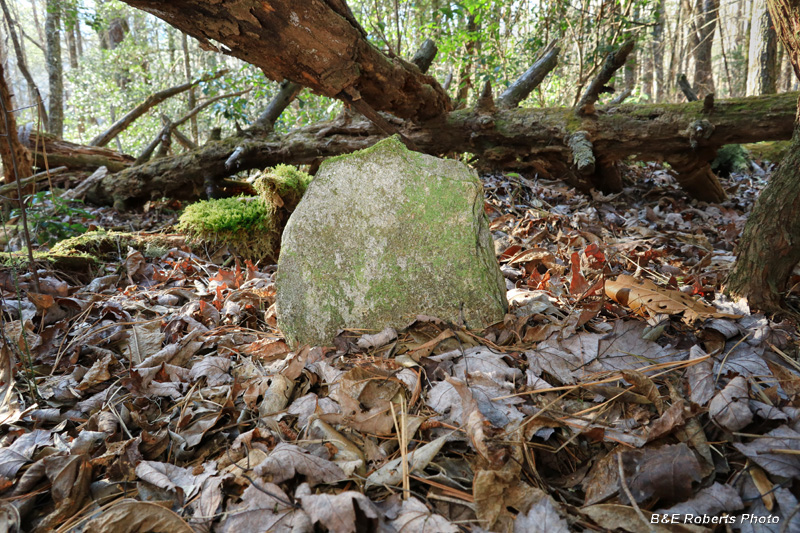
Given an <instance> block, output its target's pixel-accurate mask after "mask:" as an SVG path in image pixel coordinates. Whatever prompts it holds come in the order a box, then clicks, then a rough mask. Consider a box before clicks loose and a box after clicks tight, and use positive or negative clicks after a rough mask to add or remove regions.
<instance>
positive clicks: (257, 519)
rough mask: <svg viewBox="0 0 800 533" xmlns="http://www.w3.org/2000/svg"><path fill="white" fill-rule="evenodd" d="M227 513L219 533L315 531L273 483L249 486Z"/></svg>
mask: <svg viewBox="0 0 800 533" xmlns="http://www.w3.org/2000/svg"><path fill="white" fill-rule="evenodd" d="M227 511H228V512H227V514H226V516H225V518H224V519H223V520H222V523H221V524H220V525H219V531H220V533H263V532H264V531H269V532H270V533H295V532H299V531H312V525H311V519H310V518H309V516H308V515H307V514H306V513H305V512H303V511H302V510H300V509H297V508H296V507H295V506H294V505H292V502H291V500H290V499H289V496H287V495H286V493H285V492H283V489H281V488H280V487H279V486H277V485H274V484H272V483H259V485H258V486H256V485H250V486H249V487H247V488H246V489H245V491H244V493H242V499H241V501H240V502H238V503H230V504H228V507H227ZM165 531H170V530H168V529H167V530H165Z"/></svg>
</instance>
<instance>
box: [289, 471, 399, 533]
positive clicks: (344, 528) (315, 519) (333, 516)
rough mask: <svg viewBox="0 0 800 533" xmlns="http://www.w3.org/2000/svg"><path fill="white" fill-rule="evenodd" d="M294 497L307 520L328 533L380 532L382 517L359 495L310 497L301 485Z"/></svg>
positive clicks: (344, 494)
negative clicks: (305, 514)
mask: <svg viewBox="0 0 800 533" xmlns="http://www.w3.org/2000/svg"><path fill="white" fill-rule="evenodd" d="M295 495H296V497H297V498H298V499H299V500H300V501H301V502H302V503H303V510H304V511H305V512H306V513H308V515H309V516H310V517H311V522H312V523H313V524H317V523H319V524H321V525H323V526H324V527H325V528H327V530H328V531H330V532H331V533H355V532H356V531H380V530H382V529H383V525H384V523H383V518H382V517H383V513H381V512H380V511H378V509H377V508H376V507H375V504H373V503H372V502H371V501H370V500H369V498H367V497H366V496H364V495H363V494H361V493H360V492H355V491H345V492H340V493H339V494H312V493H311V489H310V488H309V486H308V485H307V484H305V483H303V484H302V485H300V486H299V487H298V488H297V491H296V492H295Z"/></svg>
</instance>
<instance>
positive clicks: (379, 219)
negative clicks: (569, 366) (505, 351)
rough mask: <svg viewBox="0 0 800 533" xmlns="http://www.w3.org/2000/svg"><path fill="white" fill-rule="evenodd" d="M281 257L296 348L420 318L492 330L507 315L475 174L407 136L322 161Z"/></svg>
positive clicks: (285, 318) (281, 315)
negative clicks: (409, 143) (345, 330)
mask: <svg viewBox="0 0 800 533" xmlns="http://www.w3.org/2000/svg"><path fill="white" fill-rule="evenodd" d="M283 246H284V249H283V250H282V252H281V258H280V262H279V265H278V277H277V289H278V294H277V303H278V319H279V326H280V327H281V329H282V331H283V332H284V334H285V335H286V336H287V338H288V339H289V340H290V341H291V342H293V343H297V342H308V343H327V342H330V340H331V338H332V337H333V335H335V333H336V330H337V329H339V328H341V327H349V328H365V329H382V328H383V327H385V326H387V325H391V326H394V327H402V326H404V325H405V324H407V323H408V322H409V321H410V320H413V318H414V317H415V316H416V315H417V314H433V315H437V316H439V317H440V318H443V319H445V320H452V321H455V322H458V321H459V320H461V319H463V320H465V321H466V323H467V325H469V326H471V327H483V326H485V325H487V324H489V323H491V322H493V321H494V320H499V319H502V317H503V314H504V312H505V308H506V301H505V283H504V281H503V278H502V275H501V274H500V270H499V267H498V266H497V262H496V259H495V257H494V253H493V246H492V244H491V237H490V234H489V231H488V222H487V221H486V217H485V214H484V213H483V192H482V186H481V183H480V180H479V179H478V177H477V175H476V174H475V172H474V171H471V170H470V169H468V168H467V167H466V166H465V165H463V164H462V163H459V162H457V161H453V160H443V159H437V158H434V157H431V156H428V155H424V154H419V153H416V152H412V151H409V150H408V149H407V148H406V147H405V146H404V145H403V143H402V142H401V141H400V140H399V139H398V138H397V137H393V138H389V139H385V140H383V141H381V142H380V143H377V144H375V145H374V146H372V147H371V148H367V149H365V150H360V151H358V152H354V153H353V154H350V155H348V156H339V157H335V158H331V159H329V160H327V161H326V162H324V163H323V164H322V166H321V167H320V170H319V173H318V174H317V177H316V179H315V180H314V182H313V183H312V184H311V185H310V187H309V190H308V193H307V195H306V197H305V198H304V199H303V202H302V203H301V205H300V206H299V207H298V210H297V211H295V213H294V215H293V216H292V218H291V219H290V221H289V223H288V224H287V227H286V232H285V235H284V241H283Z"/></svg>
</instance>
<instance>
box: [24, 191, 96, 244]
mask: <svg viewBox="0 0 800 533" xmlns="http://www.w3.org/2000/svg"><path fill="white" fill-rule="evenodd" d="M21 214H22V213H21V212H20V210H19V209H15V210H13V211H12V212H11V217H12V218H16V217H20V218H19V220H20V224H21V223H22V218H21V216H20V215H21ZM25 214H26V216H27V219H28V230H29V231H30V234H31V238H33V239H36V241H37V242H38V243H39V244H40V245H42V246H51V245H53V244H55V243H57V242H58V241H61V240H63V239H67V238H69V237H73V236H75V235H80V234H82V233H85V232H86V230H87V229H88V228H87V226H86V225H85V224H84V223H85V222H87V221H88V220H92V219H94V218H95V217H94V215H93V214H91V213H89V212H88V211H86V210H85V209H83V208H81V207H78V206H76V205H73V203H70V202H69V201H67V200H64V199H63V198H61V197H59V196H57V195H56V196H54V195H53V194H52V193H51V192H50V191H40V192H37V193H35V194H31V195H29V196H26V197H25Z"/></svg>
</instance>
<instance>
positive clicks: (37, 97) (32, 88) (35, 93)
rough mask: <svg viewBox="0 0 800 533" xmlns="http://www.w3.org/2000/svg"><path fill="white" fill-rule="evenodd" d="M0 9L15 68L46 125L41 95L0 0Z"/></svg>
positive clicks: (6, 4) (45, 112)
mask: <svg viewBox="0 0 800 533" xmlns="http://www.w3.org/2000/svg"><path fill="white" fill-rule="evenodd" d="M0 8H2V10H3V15H4V17H5V19H6V25H7V27H8V35H9V37H11V44H12V45H13V46H14V54H16V56H17V68H18V69H19V72H20V74H22V77H23V78H25V83H27V85H28V94H29V95H30V98H31V102H33V103H35V104H36V105H37V106H38V108H39V115H40V117H41V119H42V120H43V121H44V123H45V124H47V111H46V110H45V107H44V103H43V102H42V95H41V93H40V92H39V87H37V86H36V82H35V81H34V80H33V76H31V73H30V71H29V70H28V61H27V60H26V58H25V51H24V50H23V49H22V42H21V41H20V39H19V37H18V36H17V32H16V30H15V29H14V25H13V19H12V17H11V12H10V10H9V9H8V3H7V2H6V0H0Z"/></svg>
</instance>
